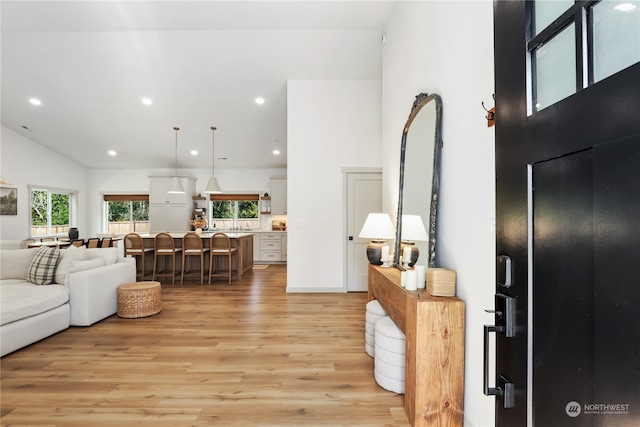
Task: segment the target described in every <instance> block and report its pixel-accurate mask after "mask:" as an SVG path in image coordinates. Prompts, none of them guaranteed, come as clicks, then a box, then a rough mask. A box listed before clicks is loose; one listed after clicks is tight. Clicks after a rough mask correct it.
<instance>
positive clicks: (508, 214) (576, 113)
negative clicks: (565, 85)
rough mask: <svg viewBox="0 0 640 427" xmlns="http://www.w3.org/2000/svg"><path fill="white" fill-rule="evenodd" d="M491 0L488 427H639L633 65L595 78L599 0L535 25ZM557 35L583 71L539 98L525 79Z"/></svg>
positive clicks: (637, 104)
mask: <svg viewBox="0 0 640 427" xmlns="http://www.w3.org/2000/svg"><path fill="white" fill-rule="evenodd" d="M565 3H566V2H565ZM610 3H616V2H610ZM636 3H638V2H636ZM494 4H495V7H494V21H495V49H496V50H495V72H496V82H495V84H496V111H497V113H496V189H497V194H496V201H497V205H496V210H497V212H496V233H497V234H496V239H497V246H496V251H497V255H498V256H499V257H498V259H497V262H496V269H497V271H496V272H497V274H496V277H497V278H498V283H496V298H495V299H496V307H493V308H492V309H493V310H494V311H496V315H495V319H494V321H495V325H496V327H485V329H484V333H485V334H487V335H489V334H491V333H495V343H496V366H495V376H493V375H492V377H491V378H487V381H486V386H485V393H486V394H489V395H495V396H496V397H495V405H496V425H497V426H499V427H517V426H533V427H571V426H589V427H591V426H593V427H595V426H612V427H613V426H615V427H626V426H636V425H640V296H639V292H640V64H637V63H636V64H632V65H631V66H628V67H624V68H623V69H621V70H619V71H616V72H614V73H612V74H611V75H610V76H608V77H606V78H598V77H595V78H594V77H593V75H592V73H594V69H596V70H597V69H598V65H596V66H594V64H593V61H594V57H595V56H597V55H595V54H594V52H593V51H592V50H590V49H591V48H589V47H588V46H587V45H588V44H589V43H591V42H592V41H593V40H595V39H597V37H594V36H593V35H592V34H590V31H592V30H593V27H592V25H593V23H594V15H596V20H597V15H598V14H599V13H601V12H602V9H601V8H602V7H603V6H602V5H601V4H600V3H599V2H576V3H575V4H574V5H573V6H570V7H568V8H567V10H566V11H562V10H561V11H560V12H559V14H560V15H559V17H558V19H557V20H555V21H554V22H552V23H551V24H550V25H549V28H547V29H546V30H545V31H538V30H536V29H535V28H533V27H532V25H533V23H534V22H535V19H536V18H537V16H536V15H535V13H534V2H523V1H502V0H500V1H496V2H495V3H494ZM598 4H600V6H598ZM594 7H595V8H596V10H595V12H594ZM638 13H639V14H640V11H638ZM636 19H638V16H636ZM638 22H640V21H638ZM571 25H573V27H571ZM590 26H591V27H590ZM639 28H640V26H639ZM565 30H567V31H569V32H570V33H569V34H571V35H573V34H575V37H574V41H575V46H583V44H584V45H585V46H587V47H585V48H584V49H581V48H576V49H574V54H575V58H573V60H572V61H569V63H574V64H584V66H580V67H578V65H576V70H575V82H576V83H575V88H574V90H573V92H572V93H569V94H566V95H564V96H559V97H558V99H551V101H549V98H546V94H545V90H546V88H544V87H542V86H543V82H539V81H536V80H537V79H543V78H547V77H548V74H547V75H545V74H544V73H545V72H546V71H544V70H545V68H544V67H548V64H545V63H544V60H545V58H544V57H543V54H545V55H547V58H548V56H549V55H550V56H551V57H553V54H549V51H550V49H551V48H552V47H553V39H554V38H555V37H556V36H557V35H561V34H562V33H563V31H565ZM564 35H567V33H565V34H564ZM636 37H637V33H636ZM543 47H544V48H546V49H549V51H546V52H541V51H542V48H543ZM537 49H539V50H537ZM558 58H559V59H558ZM558 58H556V59H555V60H554V61H556V62H558V63H561V62H562V55H559V57H558ZM636 62H637V61H636ZM536 67H538V68H536ZM541 69H542V71H541ZM565 71H566V70H564V69H562V70H559V71H558V75H557V80H562V79H564V78H565V77H566V76H565V77H563V74H566V73H565ZM553 76H555V74H552V77H553ZM552 80H554V79H552ZM555 83H557V81H555V80H554V82H553V84H555ZM507 267H509V268H507ZM491 326H494V325H491ZM487 342H490V341H487ZM485 363H487V362H486V361H485ZM488 368H489V367H487V369H486V370H485V371H486V374H485V375H487V377H488V372H492V371H494V369H493V368H492V369H488Z"/></svg>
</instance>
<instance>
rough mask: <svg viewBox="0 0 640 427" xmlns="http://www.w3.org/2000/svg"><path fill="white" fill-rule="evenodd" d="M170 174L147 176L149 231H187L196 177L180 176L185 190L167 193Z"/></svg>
mask: <svg viewBox="0 0 640 427" xmlns="http://www.w3.org/2000/svg"><path fill="white" fill-rule="evenodd" d="M171 178H172V177H170V176H153V177H149V231H150V232H160V231H187V230H189V229H190V225H189V220H190V219H191V214H192V211H193V202H192V197H193V195H194V193H195V188H196V179H195V178H192V177H180V181H181V182H182V186H183V187H184V189H185V192H184V193H182V194H172V193H167V189H168V188H169V182H170V181H171Z"/></svg>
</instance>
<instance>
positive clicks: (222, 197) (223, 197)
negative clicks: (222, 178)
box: [207, 192, 261, 229]
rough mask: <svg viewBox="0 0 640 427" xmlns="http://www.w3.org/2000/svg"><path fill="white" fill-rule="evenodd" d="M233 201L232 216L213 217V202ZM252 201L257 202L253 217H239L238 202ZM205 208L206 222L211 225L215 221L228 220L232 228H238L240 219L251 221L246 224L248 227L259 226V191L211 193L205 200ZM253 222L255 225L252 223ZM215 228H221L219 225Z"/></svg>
mask: <svg viewBox="0 0 640 427" xmlns="http://www.w3.org/2000/svg"><path fill="white" fill-rule="evenodd" d="M216 201H217V202H233V204H234V208H233V218H229V219H225V218H213V211H214V209H213V206H212V204H213V202H216ZM245 201H247V202H253V201H255V202H256V204H257V216H256V217H255V218H239V217H238V214H239V203H240V202H245ZM207 208H208V210H209V211H208V213H207V221H208V224H209V225H210V226H211V227H212V226H213V224H215V223H216V221H227V222H230V223H231V224H232V225H231V227H232V228H238V227H239V226H240V225H239V222H240V221H246V222H251V223H252V225H247V226H246V227H248V228H251V229H252V228H259V227H260V218H261V213H260V193H257V192H256V193H246V194H211V195H210V196H209V198H208V201H207ZM253 223H255V225H253ZM216 228H221V227H217V226H216ZM222 228H226V227H222Z"/></svg>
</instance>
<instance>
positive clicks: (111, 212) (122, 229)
mask: <svg viewBox="0 0 640 427" xmlns="http://www.w3.org/2000/svg"><path fill="white" fill-rule="evenodd" d="M104 201H105V209H106V215H105V216H106V218H107V221H106V227H104V228H105V229H106V230H105V231H106V232H107V233H119V234H126V233H143V232H147V231H149V195H148V194H105V196H104Z"/></svg>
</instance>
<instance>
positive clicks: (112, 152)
mask: <svg viewBox="0 0 640 427" xmlns="http://www.w3.org/2000/svg"><path fill="white" fill-rule="evenodd" d="M108 153H109V155H110V156H115V155H116V154H118V153H116V152H115V150H109V151H108Z"/></svg>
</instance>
